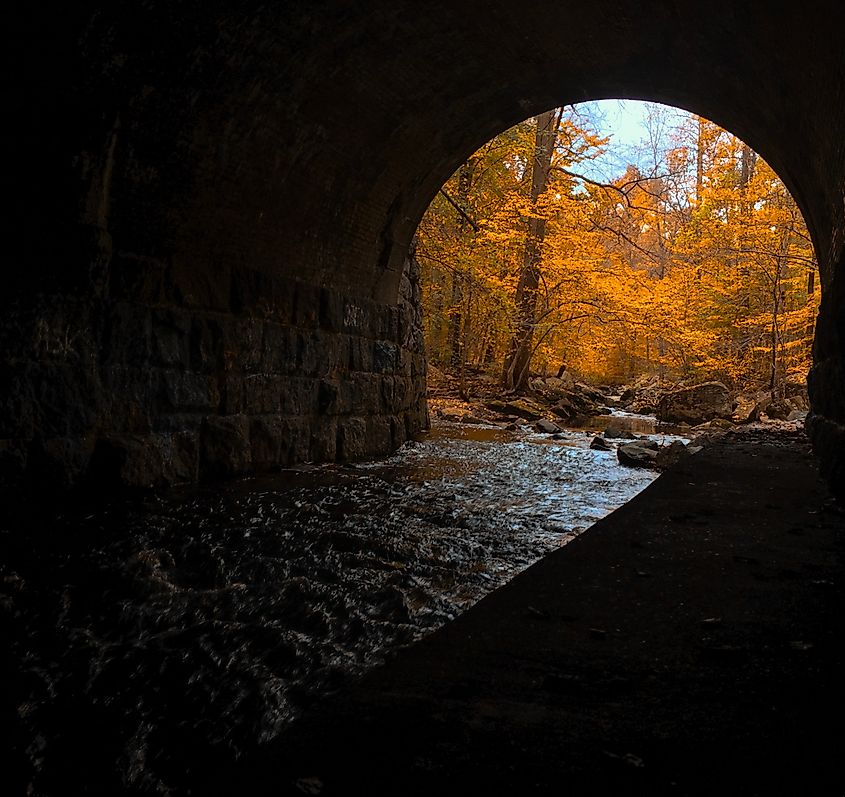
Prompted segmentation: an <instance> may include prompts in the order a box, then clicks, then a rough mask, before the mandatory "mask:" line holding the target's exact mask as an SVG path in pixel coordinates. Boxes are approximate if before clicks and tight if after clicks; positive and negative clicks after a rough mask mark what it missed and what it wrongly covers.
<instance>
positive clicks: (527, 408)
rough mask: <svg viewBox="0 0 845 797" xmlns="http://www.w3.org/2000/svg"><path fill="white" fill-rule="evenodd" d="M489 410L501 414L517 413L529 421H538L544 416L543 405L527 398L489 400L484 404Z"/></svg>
mask: <svg viewBox="0 0 845 797" xmlns="http://www.w3.org/2000/svg"><path fill="white" fill-rule="evenodd" d="M484 406H485V407H487V409H488V410H492V411H493V412H498V413H499V414H500V415H516V416H517V417H519V418H524V419H525V420H527V421H538V420H540V418H541V417H542V414H543V409H542V407H540V406H538V405H537V404H534V403H533V402H531V401H528V400H527V399H515V400H514V401H488V402H486V403H485V405H484Z"/></svg>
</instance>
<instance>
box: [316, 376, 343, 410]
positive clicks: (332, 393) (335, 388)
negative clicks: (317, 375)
mask: <svg viewBox="0 0 845 797" xmlns="http://www.w3.org/2000/svg"><path fill="white" fill-rule="evenodd" d="M340 405H341V391H340V383H339V382H338V381H335V380H330V379H321V380H320V382H319V386H318V388H317V412H318V413H319V414H320V415H337V414H338V413H339V411H340Z"/></svg>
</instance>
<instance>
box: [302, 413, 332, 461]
mask: <svg viewBox="0 0 845 797" xmlns="http://www.w3.org/2000/svg"><path fill="white" fill-rule="evenodd" d="M336 447H337V421H336V420H335V419H334V418H316V419H314V421H313V422H312V424H311V445H310V456H309V459H310V460H311V461H312V462H331V461H333V460H334V459H335V454H336V453H337V448H336Z"/></svg>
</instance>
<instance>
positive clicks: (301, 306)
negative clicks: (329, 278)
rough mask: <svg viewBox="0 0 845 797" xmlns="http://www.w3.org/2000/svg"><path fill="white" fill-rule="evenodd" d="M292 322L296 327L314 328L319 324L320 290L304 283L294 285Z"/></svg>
mask: <svg viewBox="0 0 845 797" xmlns="http://www.w3.org/2000/svg"><path fill="white" fill-rule="evenodd" d="M293 322H294V324H296V326H298V327H316V326H317V325H318V324H319V322H320V289H319V288H318V287H317V286H315V285H309V284H308V283H306V282H299V283H297V285H296V295H295V299H294V311H293Z"/></svg>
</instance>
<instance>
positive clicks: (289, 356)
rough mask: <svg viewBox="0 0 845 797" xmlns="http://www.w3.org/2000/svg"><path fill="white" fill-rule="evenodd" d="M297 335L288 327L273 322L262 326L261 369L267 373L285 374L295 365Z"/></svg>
mask: <svg viewBox="0 0 845 797" xmlns="http://www.w3.org/2000/svg"><path fill="white" fill-rule="evenodd" d="M296 336H297V333H296V332H295V330H292V329H291V328H290V327H287V326H282V325H281V324H277V323H275V322H268V323H266V324H265V325H264V337H263V344H262V345H263V355H262V358H261V368H262V370H263V371H266V372H267V373H274V374H285V373H288V372H289V371H291V370H293V368H294V367H295V363H296V354H295V352H296V345H297V340H296Z"/></svg>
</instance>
